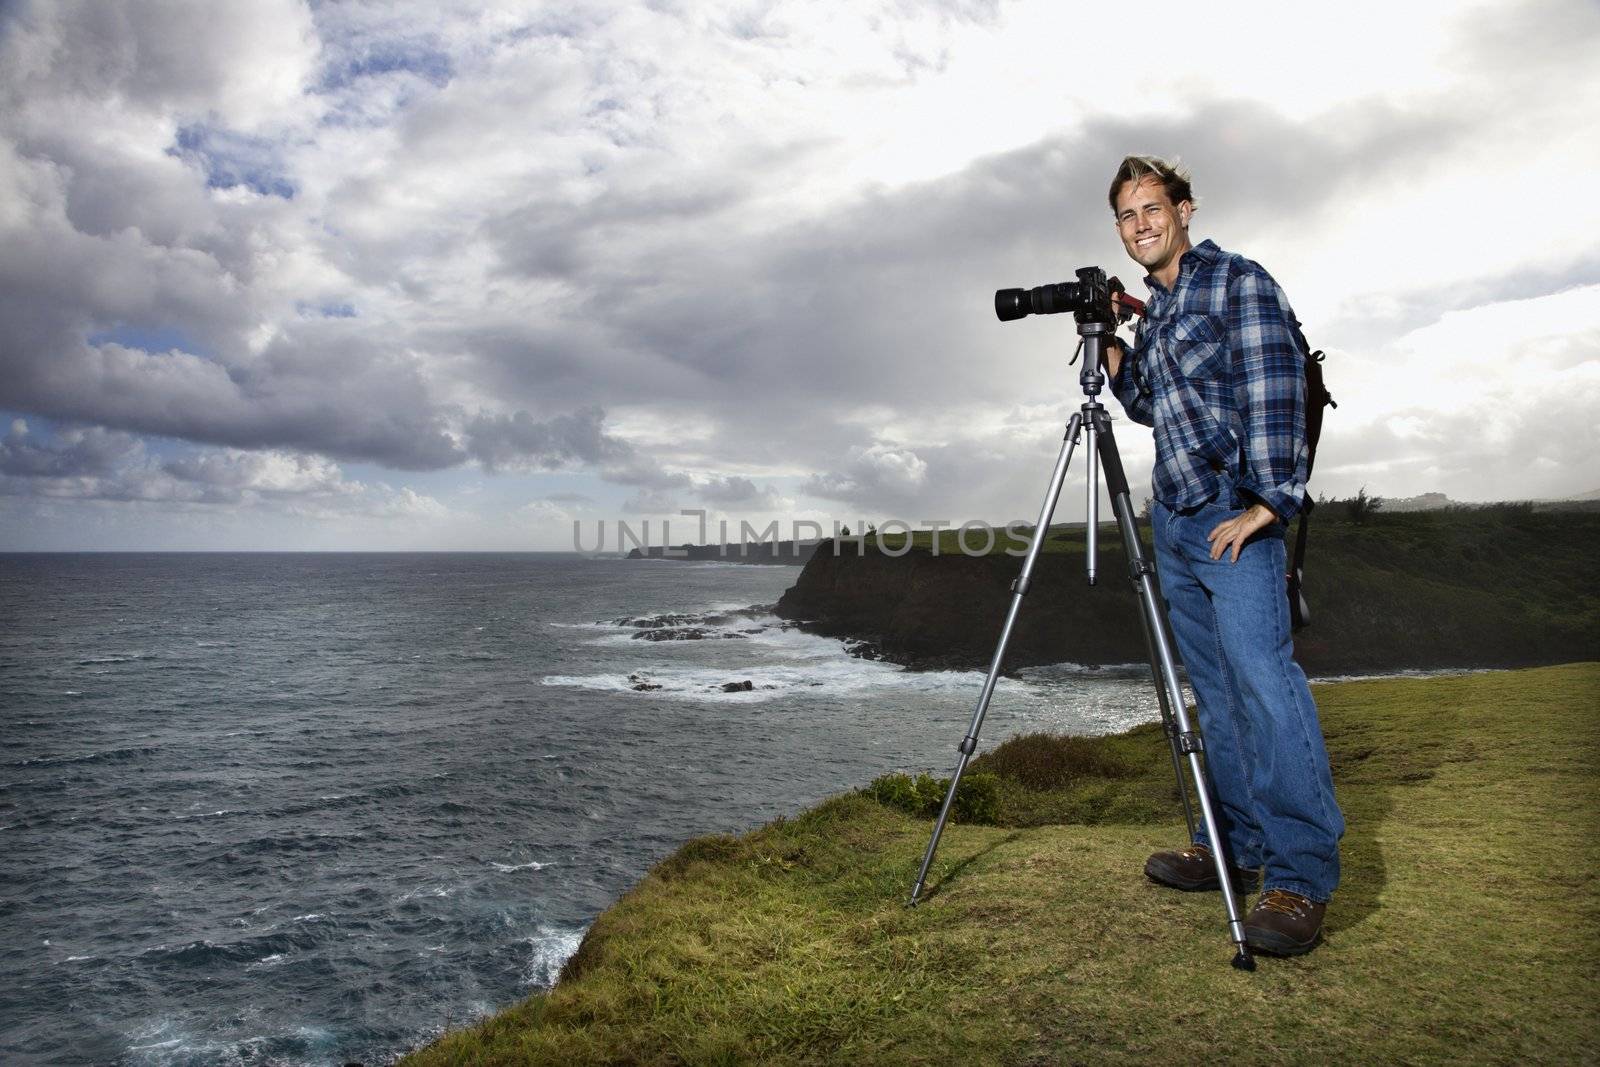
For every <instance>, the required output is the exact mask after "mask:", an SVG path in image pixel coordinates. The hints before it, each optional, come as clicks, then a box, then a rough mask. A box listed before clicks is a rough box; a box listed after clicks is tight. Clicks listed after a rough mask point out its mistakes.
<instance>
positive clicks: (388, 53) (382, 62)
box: [317, 41, 455, 92]
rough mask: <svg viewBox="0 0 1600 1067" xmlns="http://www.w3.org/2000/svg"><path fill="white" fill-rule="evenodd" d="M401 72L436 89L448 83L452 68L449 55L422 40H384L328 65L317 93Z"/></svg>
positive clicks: (452, 71) (453, 66)
mask: <svg viewBox="0 0 1600 1067" xmlns="http://www.w3.org/2000/svg"><path fill="white" fill-rule="evenodd" d="M396 71H403V72H406V73H410V74H415V75H416V76H417V77H419V78H421V79H422V80H424V81H426V82H428V83H430V84H432V85H434V86H436V87H439V88H442V87H444V86H445V85H448V84H449V83H450V79H451V78H452V77H453V76H454V75H455V65H454V64H453V63H451V61H450V56H449V55H448V54H447V53H445V52H443V51H441V50H440V49H438V48H437V47H435V46H433V45H431V44H427V43H424V42H422V41H386V42H383V43H380V44H375V45H373V46H371V47H368V48H366V49H364V50H362V51H361V53H360V54H358V55H349V56H346V57H344V58H342V59H340V60H338V61H336V62H333V63H330V64H328V66H327V67H326V68H325V69H324V70H323V72H322V81H321V83H320V84H319V85H318V86H317V90H318V91H319V92H332V91H334V90H337V89H344V88H348V87H349V86H350V85H352V84H354V83H355V82H357V81H360V80H361V79H362V78H371V77H376V76H379V75H383V74H393V73H395V72H396Z"/></svg>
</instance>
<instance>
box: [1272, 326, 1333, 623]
mask: <svg viewBox="0 0 1600 1067" xmlns="http://www.w3.org/2000/svg"><path fill="white" fill-rule="evenodd" d="M1294 332H1295V338H1296V340H1298V341H1299V342H1300V351H1301V352H1303V353H1305V357H1306V359H1305V364H1306V481H1308V482H1309V481H1310V480H1311V468H1312V467H1313V465H1315V463H1316V461H1317V442H1318V440H1320V439H1321V437H1322V409H1323V408H1325V407H1333V408H1336V407H1338V406H1339V405H1338V404H1337V403H1335V402H1334V399H1333V394H1331V393H1329V392H1328V387H1327V385H1326V384H1325V383H1324V382H1323V380H1322V361H1323V359H1325V358H1326V357H1325V355H1324V354H1323V352H1322V350H1321V349H1320V348H1319V349H1318V350H1317V351H1315V352H1312V351H1311V346H1310V345H1309V344H1307V343H1306V339H1305V335H1304V334H1302V333H1301V332H1300V330H1299V328H1298V327H1297V328H1296V329H1295V331H1294ZM1315 507H1316V504H1315V502H1314V501H1313V500H1312V499H1311V491H1310V490H1309V489H1308V490H1307V491H1306V499H1305V502H1304V503H1303V504H1301V505H1300V528H1299V530H1298V531H1297V532H1296V533H1295V538H1294V555H1293V556H1292V557H1291V558H1290V560H1289V573H1288V574H1287V575H1286V576H1285V578H1286V582H1287V585H1288V593H1289V623H1290V629H1291V631H1293V632H1298V631H1300V630H1303V629H1305V627H1307V626H1308V625H1310V623H1311V605H1309V604H1307V603H1306V598H1305V593H1304V592H1302V590H1301V586H1302V585H1303V584H1304V582H1305V569H1306V520H1307V519H1308V518H1310V516H1311V511H1312V509H1313V508H1315Z"/></svg>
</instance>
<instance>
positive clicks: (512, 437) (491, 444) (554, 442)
mask: <svg viewBox="0 0 1600 1067" xmlns="http://www.w3.org/2000/svg"><path fill="white" fill-rule="evenodd" d="M604 422H605V412H603V411H601V410H600V409H599V408H586V409H584V410H582V411H578V412H575V413H573V414H570V415H558V416H556V417H555V418H553V419H549V420H546V421H543V422H541V421H539V420H537V419H535V418H533V416H531V415H529V414H528V413H527V412H526V411H518V412H516V413H515V414H512V415H489V414H480V415H477V416H475V417H474V418H472V419H470V420H468V421H467V423H466V427H465V434H466V442H467V445H466V447H467V452H468V453H469V454H470V455H472V456H473V457H474V458H476V459H477V460H478V462H480V463H482V464H483V467H484V469H485V470H489V471H493V470H496V469H499V468H503V467H518V466H527V467H543V468H554V467H560V466H564V465H567V464H574V463H581V464H586V465H591V466H599V465H603V464H608V463H620V462H625V461H628V460H630V459H632V458H633V449H632V447H631V446H630V445H628V444H627V443H626V442H624V441H621V440H618V439H617V438H615V437H612V436H610V435H609V434H607V433H606V432H605V431H604V429H603V424H604Z"/></svg>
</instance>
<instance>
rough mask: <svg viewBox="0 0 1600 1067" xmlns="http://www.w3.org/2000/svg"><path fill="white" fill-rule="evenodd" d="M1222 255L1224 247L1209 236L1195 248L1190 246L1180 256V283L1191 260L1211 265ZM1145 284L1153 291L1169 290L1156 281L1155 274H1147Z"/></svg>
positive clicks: (1162, 291) (1174, 287) (1175, 287)
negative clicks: (1218, 245)
mask: <svg viewBox="0 0 1600 1067" xmlns="http://www.w3.org/2000/svg"><path fill="white" fill-rule="evenodd" d="M1221 256H1222V249H1220V248H1218V247H1217V243H1216V242H1215V241H1213V240H1212V239H1211V238H1209V237H1207V238H1206V239H1205V240H1204V241H1201V242H1200V243H1199V244H1197V245H1195V246H1194V247H1193V248H1190V249H1189V250H1188V251H1187V252H1185V253H1184V254H1183V255H1182V256H1180V257H1178V285H1181V284H1183V270H1184V268H1185V267H1186V266H1188V265H1189V263H1190V262H1191V261H1193V262H1196V263H1204V264H1206V265H1207V266H1210V265H1211V264H1212V263H1215V262H1216V261H1217V260H1218V259H1220V258H1221ZM1144 284H1145V285H1146V287H1148V288H1149V289H1150V291H1151V292H1160V293H1164V292H1166V291H1167V287H1166V286H1164V285H1162V284H1161V283H1160V282H1158V281H1156V276H1155V275H1154V274H1146V275H1145V276H1144ZM1178 285H1174V286H1173V287H1172V288H1173V289H1177V288H1178Z"/></svg>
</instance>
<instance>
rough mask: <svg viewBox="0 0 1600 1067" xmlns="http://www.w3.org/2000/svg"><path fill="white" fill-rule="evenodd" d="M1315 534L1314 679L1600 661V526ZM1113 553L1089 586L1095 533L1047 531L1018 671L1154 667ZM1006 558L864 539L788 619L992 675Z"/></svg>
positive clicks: (1021, 633) (1529, 522)
mask: <svg viewBox="0 0 1600 1067" xmlns="http://www.w3.org/2000/svg"><path fill="white" fill-rule="evenodd" d="M1311 530H1312V533H1311V539H1310V549H1309V553H1308V557H1307V563H1306V595H1307V598H1308V599H1309V601H1310V604H1311V611H1312V624H1311V626H1310V627H1308V628H1307V629H1305V630H1303V631H1302V632H1301V633H1300V634H1299V635H1298V636H1297V637H1296V640H1295V651H1296V656H1297V658H1298V660H1299V662H1300V664H1301V666H1303V667H1304V668H1305V670H1306V671H1307V673H1309V674H1313V675H1322V676H1326V675H1334V674H1362V673H1380V672H1390V671H1396V670H1406V669H1428V668H1440V667H1515V666H1529V665H1535V664H1546V663H1561V662H1568V661H1572V660H1579V659H1585V658H1590V657H1593V656H1594V655H1595V652H1596V650H1597V649H1600V551H1597V550H1600V515H1595V514H1588V513H1581V512H1578V513H1571V512H1568V513H1555V512H1536V511H1534V510H1532V509H1531V508H1527V507H1522V506H1510V507H1503V508H1498V509H1479V510H1475V511H1471V512H1453V511H1442V512H1420V513H1410V514H1378V515H1374V516H1370V517H1369V518H1367V520H1366V521H1365V522H1362V523H1354V522H1349V521H1337V520H1331V521H1330V520H1322V521H1319V518H1317V517H1314V518H1313V520H1312V527H1311ZM1100 541H1101V550H1100V554H1099V574H1100V583H1099V585H1097V586H1094V587H1090V586H1088V585H1087V584H1086V582H1085V578H1084V556H1083V531H1082V529H1081V528H1079V529H1075V530H1074V529H1060V528H1053V529H1052V531H1051V535H1050V540H1049V541H1047V542H1046V547H1045V549H1044V551H1043V552H1042V553H1041V555H1040V558H1039V563H1038V565H1037V567H1036V568H1035V572H1034V585H1033V588H1032V590H1031V591H1030V592H1029V594H1028V596H1027V598H1026V601H1025V603H1024V605H1023V608H1022V613H1021V616H1020V618H1019V619H1018V624H1017V627H1016V630H1015V631H1014V634H1013V637H1012V640H1011V644H1010V646H1009V648H1008V651H1007V656H1006V667H1007V669H1016V668H1019V667H1025V666H1031V665H1037V664H1044V663H1058V662H1063V661H1070V662H1075V663H1082V664H1091V665H1094V664H1109V663H1131V662H1143V661H1145V660H1146V659H1147V653H1146V651H1145V644H1144V634H1143V628H1142V627H1141V625H1140V622H1139V616H1138V601H1137V598H1136V597H1135V595H1134V593H1133V591H1132V589H1131V585H1130V583H1129V581H1128V579H1127V563H1126V560H1125V558H1124V556H1123V553H1122V552H1121V550H1120V546H1121V541H1120V538H1119V537H1118V536H1117V534H1116V532H1115V529H1114V528H1113V527H1110V526H1106V527H1104V528H1103V530H1102V536H1101V538H1100ZM1146 543H1147V544H1148V531H1146ZM889 547H891V549H895V548H897V547H898V546H897V545H890V546H889ZM1005 547H1006V546H1005V545H998V546H997V547H996V549H995V551H994V552H993V553H991V554H989V555H986V556H966V555H963V554H961V552H960V550H959V548H958V547H957V545H956V542H955V541H954V539H953V538H946V539H944V540H941V542H940V554H939V555H937V556H935V555H934V554H933V552H932V548H933V546H932V543H931V541H929V539H928V537H927V535H925V534H924V535H920V536H919V538H918V539H917V540H916V541H915V542H914V547H913V548H912V550H911V551H909V552H908V553H906V554H905V555H902V556H891V555H888V554H886V553H883V552H880V551H876V550H875V549H873V548H869V550H868V552H867V553H866V554H865V555H857V554H856V552H857V545H856V543H855V542H849V543H847V544H845V545H844V546H843V549H842V551H839V552H838V553H836V552H835V549H834V544H833V542H830V541H825V542H823V543H822V545H821V546H819V548H818V551H817V552H816V554H815V555H814V556H813V557H812V559H811V561H810V562H809V563H808V564H807V565H806V567H805V569H804V570H803V571H802V572H801V573H800V576H799V578H798V580H797V581H796V582H795V584H794V586H793V587H792V588H791V589H789V590H788V592H786V593H785V594H784V595H783V598H782V599H781V600H780V601H779V602H778V606H777V613H778V614H779V615H781V616H783V617H785V618H788V619H791V620H794V621H797V622H801V623H803V624H804V625H805V626H806V627H807V628H808V629H812V630H815V631H817V632H820V633H824V634H828V635H831V636H838V637H850V638H856V639H860V640H863V641H866V642H868V643H870V644H871V645H872V646H874V647H875V648H876V649H877V650H878V651H879V652H880V653H881V654H882V655H884V656H885V657H886V658H889V659H893V660H896V661H898V662H902V663H906V664H910V665H913V666H922V667H986V666H987V665H988V662H989V659H990V657H991V655H992V654H993V651H994V645H995V641H996V640H997V639H998V637H999V632H1000V626H1001V623H1002V622H1003V620H1004V618H1005V613H1006V608H1007V605H1008V603H1009V600H1010V583H1011V581H1012V579H1013V578H1015V577H1016V575H1017V574H1018V573H1019V572H1020V571H1021V567H1022V561H1021V559H1019V558H1016V557H1011V556H1007V555H1005V554H1004V551H1003V549H1004V548H1005Z"/></svg>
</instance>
